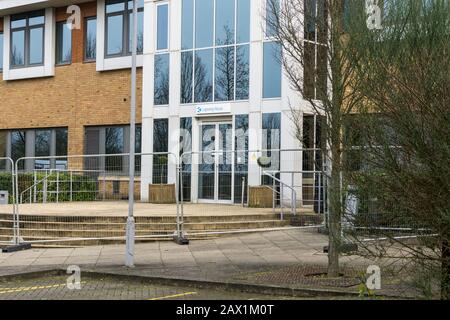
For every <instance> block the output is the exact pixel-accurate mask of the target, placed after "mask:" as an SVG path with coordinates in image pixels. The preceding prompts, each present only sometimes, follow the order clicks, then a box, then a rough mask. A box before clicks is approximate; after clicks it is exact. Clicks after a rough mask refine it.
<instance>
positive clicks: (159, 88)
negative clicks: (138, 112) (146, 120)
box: [154, 53, 170, 105]
mask: <svg viewBox="0 0 450 320" xmlns="http://www.w3.org/2000/svg"><path fill="white" fill-rule="evenodd" d="M169 59H170V56H169V53H164V54H157V55H155V77H154V104H155V105H168V104H169V77H170V76H169V74H170V72H169V71H170V67H169V65H170V60H169Z"/></svg>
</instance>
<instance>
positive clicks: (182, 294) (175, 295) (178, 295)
mask: <svg viewBox="0 0 450 320" xmlns="http://www.w3.org/2000/svg"><path fill="white" fill-rule="evenodd" d="M194 294H197V292H194V291H192V292H185V293H178V294H172V295H170V296H163V297H157V298H150V299H147V300H163V299H170V298H179V297H184V296H191V295H194Z"/></svg>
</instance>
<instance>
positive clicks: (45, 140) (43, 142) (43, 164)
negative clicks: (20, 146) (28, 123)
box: [34, 130, 51, 169]
mask: <svg viewBox="0 0 450 320" xmlns="http://www.w3.org/2000/svg"><path fill="white" fill-rule="evenodd" d="M50 143H51V131H50V130H36V133H35V141H34V155H35V156H36V157H46V156H50ZM34 168H35V169H49V168H50V159H37V160H35V162H34Z"/></svg>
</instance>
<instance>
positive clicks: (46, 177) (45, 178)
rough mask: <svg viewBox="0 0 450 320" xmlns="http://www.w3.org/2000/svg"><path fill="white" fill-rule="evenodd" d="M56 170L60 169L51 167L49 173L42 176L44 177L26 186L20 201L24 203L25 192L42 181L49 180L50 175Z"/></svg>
mask: <svg viewBox="0 0 450 320" xmlns="http://www.w3.org/2000/svg"><path fill="white" fill-rule="evenodd" d="M56 171H58V169H49V172H48V174H46V175H45V177H44V178H42V179H41V180H39V181H36V182H35V183H33V184H32V185H31V186H29V187H28V188H26V189H25V190H23V191H22V192H21V193H20V203H23V194H24V193H25V192H28V190H30V191H31V190H32V188H34V187H36V186H37V185H38V184H40V183H42V182H44V181H45V180H47V179H48V177H50V176H51V175H52V173H53V172H56ZM30 199H31V193H30Z"/></svg>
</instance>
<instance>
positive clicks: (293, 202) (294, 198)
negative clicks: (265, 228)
mask: <svg viewBox="0 0 450 320" xmlns="http://www.w3.org/2000/svg"><path fill="white" fill-rule="evenodd" d="M263 174H264V175H266V176H268V177H269V178H271V179H272V191H273V194H274V197H273V210H274V212H275V202H276V196H275V194H279V195H280V212H281V220H283V214H284V213H283V202H284V197H283V188H284V187H287V188H288V189H290V190H291V198H290V201H291V213H292V214H293V215H295V214H296V213H297V209H296V206H297V203H296V202H297V192H296V191H295V188H294V187H293V186H290V185H289V184H287V183H285V182H283V181H282V180H281V179H278V178H277V177H276V176H275V174H273V173H271V172H268V171H263ZM275 182H278V183H279V185H280V191H277V190H276V183H275Z"/></svg>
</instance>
